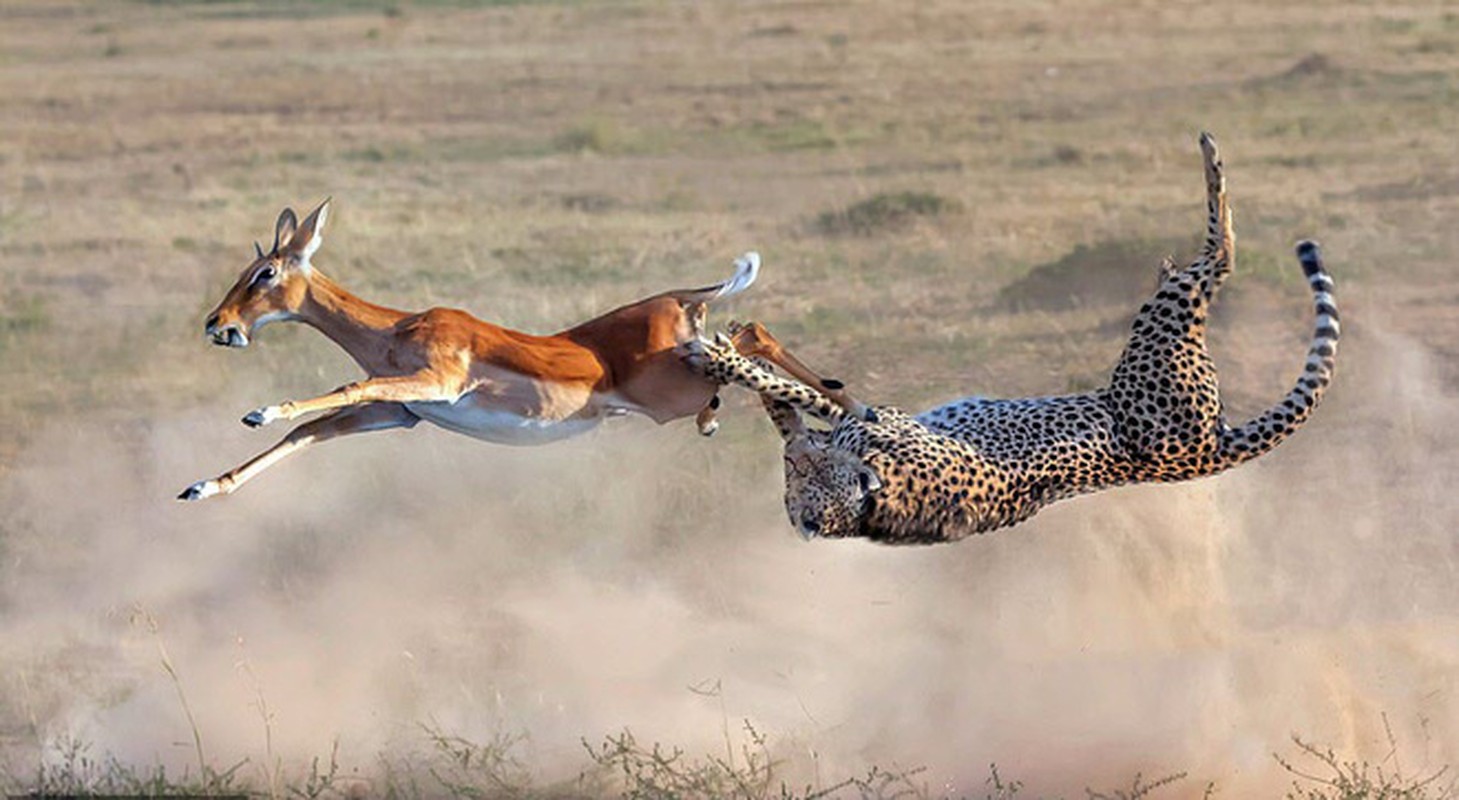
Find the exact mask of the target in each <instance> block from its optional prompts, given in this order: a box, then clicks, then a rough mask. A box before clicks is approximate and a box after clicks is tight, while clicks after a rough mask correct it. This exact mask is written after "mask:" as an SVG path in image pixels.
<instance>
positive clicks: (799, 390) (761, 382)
mask: <svg viewBox="0 0 1459 800" xmlns="http://www.w3.org/2000/svg"><path fill="white" fill-rule="evenodd" d="M682 348H683V352H684V360H685V361H686V362H688V364H689V365H690V366H692V367H694V368H695V369H698V370H699V371H701V372H703V373H704V375H705V376H706V377H708V378H709V379H710V380H713V381H718V382H719V383H738V384H739V385H741V386H743V387H745V388H746V389H749V390H750V391H752V392H755V393H756V394H758V395H760V397H761V398H762V399H764V400H768V401H771V402H779V403H782V404H784V405H786V406H788V407H791V408H799V409H801V410H803V411H805V412H806V413H808V414H811V415H812V416H815V417H818V418H820V419H823V420H825V421H827V422H829V423H831V424H833V425H834V424H835V423H836V421H837V420H839V419H840V418H841V414H842V413H843V412H842V410H841V407H840V406H839V405H837V404H836V403H834V402H832V401H831V399H830V398H828V397H826V396H825V395H824V394H821V393H820V392H819V391H817V390H815V389H813V388H811V387H809V386H806V385H805V384H803V383H800V382H798V381H793V380H787V379H785V378H782V377H780V376H779V375H776V374H774V373H772V372H770V371H768V370H766V369H765V368H763V367H761V366H759V365H757V364H755V363H754V362H752V361H750V359H748V358H745V357H744V356H743V355H740V353H739V352H738V351H736V350H735V348H734V345H733V344H731V343H730V340H729V337H727V336H724V335H723V334H721V335H720V336H719V337H717V338H716V340H715V341H713V342H707V341H704V340H702V339H695V340H694V341H691V342H685V343H684V344H683V345H682Z"/></svg>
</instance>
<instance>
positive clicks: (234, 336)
mask: <svg viewBox="0 0 1459 800" xmlns="http://www.w3.org/2000/svg"><path fill="white" fill-rule="evenodd" d="M203 332H204V333H205V334H206V335H207V336H208V338H209V339H211V340H212V341H213V344H216V345H218V346H219V347H247V346H248V334H246V333H244V332H243V326H242V325H239V324H238V323H236V322H230V323H228V324H227V325H224V326H222V327H219V326H218V317H217V315H216V314H215V315H213V316H211V317H209V318H208V322H207V324H206V326H204V328H203Z"/></svg>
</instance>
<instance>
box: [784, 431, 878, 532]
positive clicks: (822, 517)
mask: <svg viewBox="0 0 1459 800" xmlns="http://www.w3.org/2000/svg"><path fill="white" fill-rule="evenodd" d="M881 485H882V482H881V478H880V477H878V476H877V474H876V472H875V471H874V470H873V469H872V468H871V467H869V466H867V465H866V464H865V463H863V462H862V460H861V459H859V458H857V457H856V456H855V455H854V454H852V453H848V452H846V451H845V450H842V449H839V448H836V447H833V446H831V444H830V442H829V441H826V436H825V434H824V433H819V432H807V433H804V434H800V435H796V436H793V437H792V438H790V439H788V440H787V441H786V443H785V513H786V514H788V515H789V516H790V524H791V525H794V526H795V529H796V530H798V531H800V535H801V536H803V537H805V538H807V539H812V538H815V537H818V536H824V537H832V538H834V537H843V536H859V535H860V534H861V523H862V520H863V519H864V518H865V517H866V515H867V514H868V513H869V512H870V510H871V502H872V499H871V496H872V493H874V492H876V491H877V490H878V489H880V488H881Z"/></svg>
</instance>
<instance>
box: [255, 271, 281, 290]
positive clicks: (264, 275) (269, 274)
mask: <svg viewBox="0 0 1459 800" xmlns="http://www.w3.org/2000/svg"><path fill="white" fill-rule="evenodd" d="M277 274H278V273H277V272H276V271H275V270H274V268H273V267H264V268H263V269H261V270H259V271H258V272H257V273H256V274H254V276H253V285H254V286H262V285H263V284H265V283H268V282H269V281H271V280H273V279H274V276H275V275H277Z"/></svg>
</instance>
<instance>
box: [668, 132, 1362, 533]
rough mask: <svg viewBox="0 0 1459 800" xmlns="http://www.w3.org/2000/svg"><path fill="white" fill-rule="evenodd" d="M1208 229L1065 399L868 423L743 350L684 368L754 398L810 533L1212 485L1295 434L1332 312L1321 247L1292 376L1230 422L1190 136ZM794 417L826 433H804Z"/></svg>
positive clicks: (789, 504) (955, 408) (1312, 389)
mask: <svg viewBox="0 0 1459 800" xmlns="http://www.w3.org/2000/svg"><path fill="white" fill-rule="evenodd" d="M1201 150H1202V153H1203V155H1204V160H1205V169H1206V181H1207V202H1208V210H1209V217H1208V225H1207V236H1206V242H1205V246H1204V248H1203V250H1202V252H1201V253H1200V255H1199V256H1198V257H1197V258H1196V259H1195V261H1194V262H1192V263H1191V264H1190V265H1189V266H1187V267H1185V268H1183V269H1178V270H1177V269H1170V268H1168V267H1166V268H1162V270H1161V281H1160V285H1159V287H1158V289H1157V291H1156V293H1155V296H1154V297H1153V298H1151V300H1150V301H1149V302H1147V303H1146V304H1145V305H1144V306H1143V307H1142V308H1141V309H1140V312H1139V314H1138V315H1137V316H1136V318H1135V321H1134V325H1133V330H1132V332H1131V336H1130V339H1129V342H1128V344H1127V345H1126V347H1125V350H1124V353H1123V355H1122V356H1121V357H1120V360H1119V363H1118V364H1117V365H1116V366H1115V369H1114V373H1113V375H1112V377H1111V379H1110V383H1109V385H1108V386H1106V387H1104V388H1102V389H1098V390H1096V391H1092V392H1088V393H1086V394H1077V395H1068V396H1062V397H1041V398H1025V399H1016V400H990V399H985V398H966V399H962V400H957V401H954V402H952V403H949V404H947V405H944V406H940V407H937V408H933V409H931V410H928V411H925V412H923V413H921V414H919V415H917V416H915V417H913V416H909V415H908V414H906V413H904V412H902V411H900V410H898V409H896V408H891V407H886V406H880V407H877V408H875V410H874V411H873V412H871V413H870V414H867V415H864V416H867V417H874V419H863V418H858V417H857V416H855V415H853V414H850V413H845V412H843V411H842V409H841V408H840V407H838V406H836V405H835V404H833V403H832V402H831V401H830V400H828V399H827V398H826V397H825V396H823V395H822V394H821V393H819V392H817V391H816V390H814V389H812V388H810V387H809V386H806V385H804V384H802V383H799V382H796V381H792V380H787V379H784V378H781V377H779V376H777V375H775V374H774V373H772V372H771V371H770V370H769V369H768V367H767V366H766V365H763V364H762V363H758V362H756V361H752V360H750V359H748V358H746V357H744V356H742V355H740V354H739V353H738V352H737V351H736V350H735V349H734V348H733V346H732V345H731V343H730V341H729V340H728V339H726V338H721V339H720V340H719V341H717V342H715V343H708V342H704V343H699V345H698V347H697V348H696V351H695V355H694V356H692V357H691V360H694V361H696V363H699V364H700V366H701V367H702V368H703V369H704V370H705V371H706V373H707V374H709V375H710V376H711V377H713V378H716V379H718V380H720V381H722V382H726V383H729V382H734V383H739V384H742V385H744V386H747V387H749V388H750V389H752V390H754V391H756V392H758V393H759V394H760V395H761V399H762V400H763V401H764V403H765V406H766V410H767V412H768V413H769V415H770V417H771V419H772V421H774V423H775V425H776V427H777V428H778V429H779V431H780V433H781V435H782V437H783V438H784V439H785V441H786V446H785V463H786V508H787V511H788V512H789V514H790V517H791V521H792V523H793V524H795V525H797V526H798V527H799V528H800V529H801V531H802V533H803V534H805V535H806V536H807V537H810V536H827V537H844V536H861V537H866V538H870V539H874V540H878V541H883V542H889V543H930V542H944V541H953V540H957V539H961V538H963V537H965V536H967V535H969V534H973V533H981V532H984V531H990V530H994V529H996V528H1001V527H1004V526H1007V525H1012V524H1015V523H1017V522H1020V521H1022V520H1025V519H1028V518H1029V517H1030V516H1032V515H1033V514H1034V513H1035V512H1037V511H1038V510H1039V509H1041V508H1043V507H1044V506H1046V505H1048V504H1050V503H1052V502H1054V501H1056V500H1061V499H1063V498H1067V497H1072V496H1074V495H1078V494H1083V493H1086V492H1092V491H1096V490H1099V489H1104V488H1108V487H1112V486H1118V485H1120V484H1128V483H1135V482H1149V481H1181V480H1187V479H1190V478H1196V477H1200V476H1205V475H1211V474H1214V473H1217V472H1220V471H1222V470H1225V469H1228V468H1230V467H1232V466H1235V465H1237V464H1240V463H1242V462H1243V461H1246V460H1249V459H1251V458H1254V457H1256V456H1258V455H1261V454H1263V453H1265V452H1267V451H1268V450H1270V449H1272V448H1273V447H1275V446H1276V445H1277V444H1279V443H1280V442H1281V441H1282V440H1284V439H1285V438H1286V437H1287V436H1289V435H1291V433H1292V432H1293V431H1295V430H1296V429H1297V428H1298V427H1300V426H1301V425H1302V424H1303V423H1304V422H1305V421H1306V420H1307V418H1308V416H1309V415H1310V414H1311V412H1312V410H1313V409H1314V408H1315V407H1316V406H1317V404H1318V402H1319V401H1320V400H1321V398H1322V394H1323V391H1324V390H1325V388H1326V387H1327V385H1328V382H1329V381H1330V379H1331V376H1332V370H1333V357H1334V355H1335V353H1336V346H1337V339H1338V313H1337V308H1336V305H1335V303H1334V301H1333V298H1332V294H1331V292H1332V288H1333V283H1332V279H1331V278H1330V277H1329V276H1328V274H1327V272H1326V270H1325V269H1324V268H1323V265H1322V261H1321V257H1320V255H1319V252H1318V248H1317V246H1316V245H1315V244H1314V243H1312V242H1303V243H1301V244H1299V245H1298V246H1297V256H1298V259H1299V260H1300V262H1301V265H1302V268H1303V271H1304V272H1305V273H1306V275H1307V280H1308V282H1309V284H1310V285H1311V288H1312V291H1313V295H1314V299H1315V304H1316V314H1317V322H1316V333H1315V335H1314V337H1313V340H1312V343H1311V346H1310V349H1309V351H1308V357H1307V363H1306V367H1305V370H1304V372H1303V374H1302V376H1301V377H1300V378H1299V379H1298V380H1297V382H1296V385H1295V387H1294V388H1293V389H1292V390H1291V391H1290V392H1289V393H1288V394H1287V396H1286V397H1285V398H1284V399H1283V400H1282V401H1281V402H1279V403H1277V404H1276V405H1274V406H1272V407H1271V408H1270V409H1268V410H1267V411H1266V412H1265V413H1264V414H1262V415H1261V416H1259V417H1257V418H1256V419H1254V420H1251V421H1250V422H1247V423H1245V424H1243V425H1241V426H1239V427H1236V428H1232V427H1230V426H1229V425H1228V424H1227V422H1226V420H1225V418H1224V416H1223V414H1222V408H1221V401H1220V395H1219V392H1218V389H1217V380H1216V369H1215V367H1214V365H1213V364H1212V362H1211V358H1210V355H1209V354H1208V353H1207V351H1206V342H1205V337H1206V318H1207V314H1208V313H1209V312H1210V307H1211V302H1212V300H1213V299H1214V297H1215V295H1216V292H1217V290H1218V289H1219V288H1220V286H1221V284H1222V282H1223V281H1224V280H1225V279H1226V277H1227V276H1228V275H1229V274H1230V272H1231V264H1232V258H1233V255H1234V238H1233V235H1232V232H1231V217H1230V212H1229V210H1228V208H1227V205H1226V193H1225V181H1224V177H1223V174H1222V166H1221V161H1220V158H1219V156H1218V154H1217V152H1216V147H1215V142H1214V141H1213V140H1212V139H1211V137H1210V136H1209V135H1208V134H1203V135H1202V137H1201ZM801 411H804V412H806V413H809V414H811V415H813V416H816V417H818V418H821V419H823V420H826V421H828V422H830V423H831V424H832V426H833V427H832V428H831V429H830V430H829V431H821V430H813V429H810V428H807V427H806V426H805V425H804V424H803V423H802V421H801V416H800V412H801Z"/></svg>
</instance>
